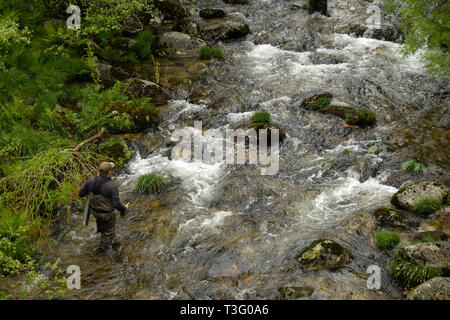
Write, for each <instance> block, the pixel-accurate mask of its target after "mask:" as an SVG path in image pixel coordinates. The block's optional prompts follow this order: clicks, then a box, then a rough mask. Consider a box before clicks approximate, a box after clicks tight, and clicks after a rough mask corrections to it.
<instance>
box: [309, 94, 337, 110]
mask: <svg viewBox="0 0 450 320" xmlns="http://www.w3.org/2000/svg"><path fill="white" fill-rule="evenodd" d="M331 100H332V98H330V97H320V98H319V99H317V101H314V102H313V103H312V104H311V106H310V109H311V110H320V109H322V108H323V107H326V106H327V105H329V104H330V103H331Z"/></svg>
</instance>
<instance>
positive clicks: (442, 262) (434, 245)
mask: <svg viewBox="0 0 450 320" xmlns="http://www.w3.org/2000/svg"><path fill="white" fill-rule="evenodd" d="M397 258H398V259H399V260H403V261H408V262H411V263H414V264H419V265H427V266H430V267H437V268H442V269H443V271H444V273H446V272H448V271H449V270H450V242H448V241H439V242H425V243H418V244H415V245H411V246H406V247H403V248H401V249H400V250H399V251H398V255H397Z"/></svg>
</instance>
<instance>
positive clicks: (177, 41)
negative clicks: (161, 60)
mask: <svg viewBox="0 0 450 320" xmlns="http://www.w3.org/2000/svg"><path fill="white" fill-rule="evenodd" d="M206 45H207V43H206V42H205V41H203V40H202V39H200V38H197V37H195V36H193V35H189V34H186V33H182V32H178V31H170V32H164V33H161V34H159V35H158V36H157V37H156V38H155V40H154V41H153V43H152V44H151V48H152V52H154V53H155V54H156V55H157V56H159V57H197V56H198V53H199V51H200V48H201V47H203V46H206Z"/></svg>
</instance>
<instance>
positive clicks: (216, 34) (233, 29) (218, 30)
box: [201, 20, 250, 40]
mask: <svg viewBox="0 0 450 320" xmlns="http://www.w3.org/2000/svg"><path fill="white" fill-rule="evenodd" d="M249 33H250V27H249V26H248V24H246V23H245V22H240V21H232V20H229V21H222V22H217V23H212V24H208V25H207V26H205V27H204V28H202V30H201V34H202V37H203V38H204V39H208V40H225V39H233V38H239V37H243V36H245V35H247V34H249Z"/></svg>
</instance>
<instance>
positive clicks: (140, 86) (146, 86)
mask: <svg viewBox="0 0 450 320" xmlns="http://www.w3.org/2000/svg"><path fill="white" fill-rule="evenodd" d="M126 82H127V83H128V87H127V94H128V95H129V96H131V97H132V98H150V101H151V102H152V103H153V104H155V105H161V104H165V103H166V102H167V100H169V99H170V94H169V92H168V91H167V90H166V89H164V88H162V87H160V86H159V85H157V84H156V83H154V82H151V81H147V80H142V79H136V78H132V79H128V80H127V81H126Z"/></svg>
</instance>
